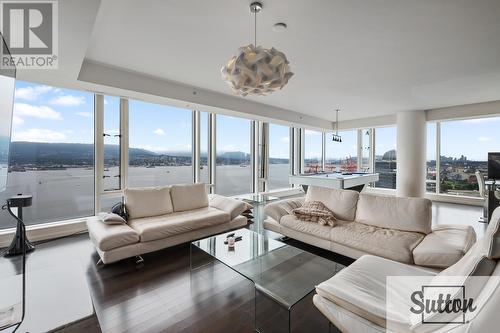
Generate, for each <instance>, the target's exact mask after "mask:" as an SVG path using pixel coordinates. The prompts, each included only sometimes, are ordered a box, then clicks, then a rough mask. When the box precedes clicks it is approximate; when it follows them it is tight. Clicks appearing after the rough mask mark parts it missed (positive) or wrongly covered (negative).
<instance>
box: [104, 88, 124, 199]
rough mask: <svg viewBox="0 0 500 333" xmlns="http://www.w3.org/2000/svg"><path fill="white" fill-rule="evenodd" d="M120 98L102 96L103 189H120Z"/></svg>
mask: <svg viewBox="0 0 500 333" xmlns="http://www.w3.org/2000/svg"><path fill="white" fill-rule="evenodd" d="M120 141H121V140H120V98H119V97H115V96H105V97H104V173H103V177H104V182H103V186H104V187H103V188H104V191H112V190H119V189H120Z"/></svg>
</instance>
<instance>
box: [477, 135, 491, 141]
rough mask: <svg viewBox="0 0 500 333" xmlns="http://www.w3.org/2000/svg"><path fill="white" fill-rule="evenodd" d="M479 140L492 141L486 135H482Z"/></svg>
mask: <svg viewBox="0 0 500 333" xmlns="http://www.w3.org/2000/svg"><path fill="white" fill-rule="evenodd" d="M477 141H481V142H486V141H491V138H488V137H486V136H480V137H479V138H477Z"/></svg>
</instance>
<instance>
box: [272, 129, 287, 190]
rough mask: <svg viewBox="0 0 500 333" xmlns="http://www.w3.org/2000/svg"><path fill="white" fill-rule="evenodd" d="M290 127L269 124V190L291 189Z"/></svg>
mask: <svg viewBox="0 0 500 333" xmlns="http://www.w3.org/2000/svg"><path fill="white" fill-rule="evenodd" d="M289 174H290V127H287V126H281V125H276V124H269V189H270V190H274V189H281V188H286V187H290V185H289V183H288V175H289Z"/></svg>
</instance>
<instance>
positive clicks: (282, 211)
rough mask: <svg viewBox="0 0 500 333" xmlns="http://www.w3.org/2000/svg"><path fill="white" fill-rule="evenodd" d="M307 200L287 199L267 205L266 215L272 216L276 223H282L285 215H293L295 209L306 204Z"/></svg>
mask: <svg viewBox="0 0 500 333" xmlns="http://www.w3.org/2000/svg"><path fill="white" fill-rule="evenodd" d="M304 200H305V198H303V197H302V198H292V199H285V200H280V201H276V202H271V203H270V204H267V205H266V207H265V208H264V212H265V213H266V215H268V216H270V217H271V218H272V219H273V220H275V221H276V222H280V221H281V218H282V217H283V216H285V215H288V214H292V211H293V210H294V209H295V208H299V207H301V206H302V205H303V204H304Z"/></svg>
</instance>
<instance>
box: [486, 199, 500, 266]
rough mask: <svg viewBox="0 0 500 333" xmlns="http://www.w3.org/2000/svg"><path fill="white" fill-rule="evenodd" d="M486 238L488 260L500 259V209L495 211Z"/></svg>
mask: <svg viewBox="0 0 500 333" xmlns="http://www.w3.org/2000/svg"><path fill="white" fill-rule="evenodd" d="M484 238H485V240H486V245H485V246H486V247H487V248H488V253H487V256H488V258H490V259H500V207H497V208H496V209H495V210H494V211H493V214H492V215H491V219H490V223H489V224H488V228H487V229H486V233H485V236H484Z"/></svg>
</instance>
